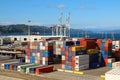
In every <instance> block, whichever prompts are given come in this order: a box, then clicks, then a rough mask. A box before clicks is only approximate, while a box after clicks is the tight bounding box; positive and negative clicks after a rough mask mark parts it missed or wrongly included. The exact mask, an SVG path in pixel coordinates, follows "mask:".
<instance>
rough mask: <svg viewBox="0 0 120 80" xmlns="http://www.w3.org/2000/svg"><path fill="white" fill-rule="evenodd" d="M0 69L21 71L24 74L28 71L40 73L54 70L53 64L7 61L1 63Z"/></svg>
mask: <svg viewBox="0 0 120 80" xmlns="http://www.w3.org/2000/svg"><path fill="white" fill-rule="evenodd" d="M1 69H6V70H14V71H18V72H23V73H26V74H29V73H32V74H40V73H46V72H52V71H53V70H54V66H50V65H38V64H26V63H20V62H9V63H2V65H1Z"/></svg>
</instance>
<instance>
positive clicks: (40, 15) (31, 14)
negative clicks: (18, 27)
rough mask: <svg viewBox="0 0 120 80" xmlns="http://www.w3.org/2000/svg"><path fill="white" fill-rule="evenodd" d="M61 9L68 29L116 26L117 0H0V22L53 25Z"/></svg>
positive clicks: (119, 0)
mask: <svg viewBox="0 0 120 80" xmlns="http://www.w3.org/2000/svg"><path fill="white" fill-rule="evenodd" d="M61 12H62V13H63V20H62V24H65V20H66V16H67V14H68V13H69V12H70V13H71V15H70V27H71V28H76V29H96V30H108V29H109V30H112V29H119V28H120V22H119V21H120V0H0V24H32V25H47V26H50V25H55V24H57V22H58V18H59V16H60V13H61ZM28 20H31V22H30V23H28Z"/></svg>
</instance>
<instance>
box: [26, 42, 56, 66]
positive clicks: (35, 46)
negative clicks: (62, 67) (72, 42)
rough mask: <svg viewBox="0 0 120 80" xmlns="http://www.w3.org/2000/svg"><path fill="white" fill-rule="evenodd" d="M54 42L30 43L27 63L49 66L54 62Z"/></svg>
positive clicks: (27, 51)
mask: <svg viewBox="0 0 120 80" xmlns="http://www.w3.org/2000/svg"><path fill="white" fill-rule="evenodd" d="M54 57H55V56H54V54H53V41H41V42H36V41H35V42H28V45H27V46H26V63H36V64H43V65H49V64H53V62H54Z"/></svg>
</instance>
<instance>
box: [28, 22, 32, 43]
mask: <svg viewBox="0 0 120 80" xmlns="http://www.w3.org/2000/svg"><path fill="white" fill-rule="evenodd" d="M30 22H31V20H28V39H29V40H28V41H30V25H29V23H30Z"/></svg>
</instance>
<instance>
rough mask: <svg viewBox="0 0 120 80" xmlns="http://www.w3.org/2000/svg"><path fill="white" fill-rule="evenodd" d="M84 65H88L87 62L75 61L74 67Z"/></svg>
mask: <svg viewBox="0 0 120 80" xmlns="http://www.w3.org/2000/svg"><path fill="white" fill-rule="evenodd" d="M84 64H89V60H84V61H80V62H77V61H75V66H81V65H84Z"/></svg>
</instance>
